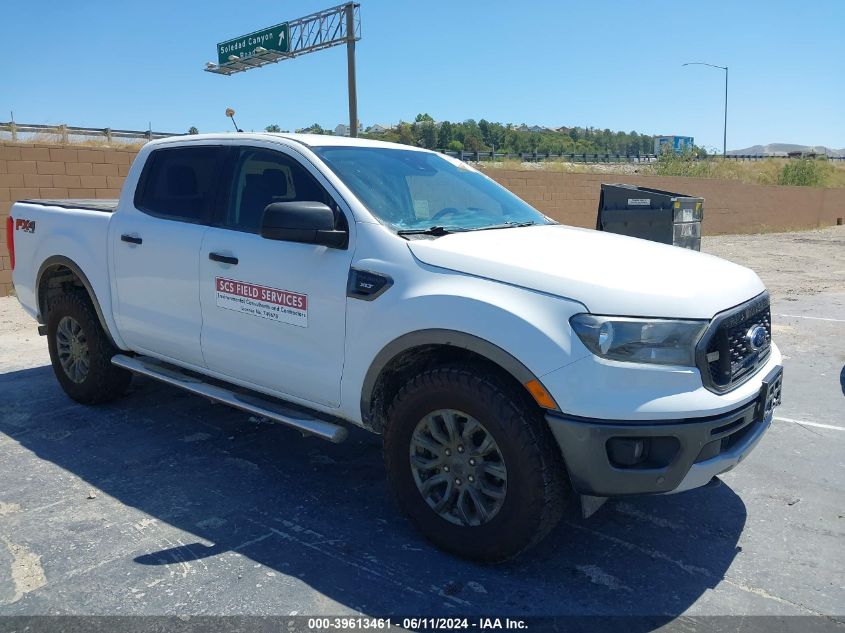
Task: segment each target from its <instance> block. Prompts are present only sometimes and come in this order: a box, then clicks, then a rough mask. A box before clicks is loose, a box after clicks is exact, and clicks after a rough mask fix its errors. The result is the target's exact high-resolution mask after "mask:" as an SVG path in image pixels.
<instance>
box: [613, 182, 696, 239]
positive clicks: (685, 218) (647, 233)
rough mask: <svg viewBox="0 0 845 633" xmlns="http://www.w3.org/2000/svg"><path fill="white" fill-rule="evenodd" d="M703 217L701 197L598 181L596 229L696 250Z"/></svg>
mask: <svg viewBox="0 0 845 633" xmlns="http://www.w3.org/2000/svg"><path fill="white" fill-rule="evenodd" d="M703 216H704V198H698V197H695V196H685V195H684V194H682V193H672V192H671V191H661V190H660V189H650V188H649V187H637V186H634V185H625V184H619V183H615V184H607V183H602V185H601V196H600V197H599V212H598V219H597V221H596V230H599V231H607V232H609V233H619V234H620V235H630V236H631V237H639V238H642V239H644V240H652V241H653V242H661V243H662V244H673V245H675V246H680V247H681V248H689V249H691V250H696V251H700V250H701V219H702V217H703Z"/></svg>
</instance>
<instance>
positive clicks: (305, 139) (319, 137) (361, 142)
mask: <svg viewBox="0 0 845 633" xmlns="http://www.w3.org/2000/svg"><path fill="white" fill-rule="evenodd" d="M234 138H238V139H243V140H257V141H267V140H273V139H279V138H284V139H289V140H291V141H296V142H297V143H302V144H303V145H307V146H309V147H321V146H333V147H338V146H356V147H383V148H385V149H405V150H416V151H421V152H424V151H428V150H425V149H422V148H420V147H412V146H410V145H402V144H400V143H388V142H387V141H374V140H370V139H365V138H350V137H348V136H333V135H330V134H293V133H286V132H285V133H275V132H219V133H212V134H190V135H188V134H186V135H184V136H170V137H167V138H164V139H159V140H157V141H153V142H152V144H164V143H173V142H179V143H183V142H193V141H209V140H218V139H227V140H231V139H234Z"/></svg>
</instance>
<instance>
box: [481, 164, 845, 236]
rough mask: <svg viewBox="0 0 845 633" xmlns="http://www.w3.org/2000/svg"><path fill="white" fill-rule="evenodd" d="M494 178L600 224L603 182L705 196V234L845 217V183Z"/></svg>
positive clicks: (551, 207) (545, 207)
mask: <svg viewBox="0 0 845 633" xmlns="http://www.w3.org/2000/svg"><path fill="white" fill-rule="evenodd" d="M485 173H487V174H488V175H489V176H490V177H491V178H493V179H494V180H496V181H497V182H499V183H500V184H502V185H504V186H505V187H507V188H508V189H510V190H511V191H513V192H514V193H515V194H516V195H518V196H519V197H520V198H522V199H524V200H525V201H526V202H528V203H529V204H531V205H532V206H534V207H536V208H537V209H539V210H540V211H542V212H543V213H545V214H546V215H548V216H549V217H551V218H554V219H555V220H557V221H559V222H563V223H565V224H571V225H574V226H581V227H585V228H595V227H596V214H597V210H598V203H599V193H600V191H601V183H602V182H624V183H626V184H631V185H638V186H642V187H651V188H653V189H662V190H665V191H673V192H677V193H683V194H687V195H692V196H701V197H703V198H704V221H703V223H702V231H703V232H704V233H705V234H706V235H723V234H731V233H734V234H736V233H761V232H767V231H789V230H801V229H812V228H818V227H823V226H831V225H834V224H836V219H837V218H842V217H845V188H836V189H822V188H814V187H786V186H781V185H749V184H744V183H741V182H735V181H726V180H711V179H705V178H681V177H658V176H639V175H622V174H579V173H576V174H569V173H562V172H552V171H539V170H537V171H510V170H501V169H495V168H493V169H488V170H486V172H485Z"/></svg>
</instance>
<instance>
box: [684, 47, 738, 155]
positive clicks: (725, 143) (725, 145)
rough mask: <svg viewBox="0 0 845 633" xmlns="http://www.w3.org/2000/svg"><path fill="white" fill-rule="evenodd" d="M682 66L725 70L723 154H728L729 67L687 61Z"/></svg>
mask: <svg viewBox="0 0 845 633" xmlns="http://www.w3.org/2000/svg"><path fill="white" fill-rule="evenodd" d="M681 65H682V66H710V68H720V69H721V70H724V71H725V126H724V128H723V130H722V156H723V157H725V156H727V155H728V67H727V66H717V65H716V64H708V63H706V62H687V63H685V64H681Z"/></svg>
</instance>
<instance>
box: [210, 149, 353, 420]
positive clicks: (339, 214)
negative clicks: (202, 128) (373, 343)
mask: <svg viewBox="0 0 845 633" xmlns="http://www.w3.org/2000/svg"><path fill="white" fill-rule="evenodd" d="M276 148H279V146H278V145H275V147H274V148H271V147H266V146H265V147H260V146H254V147H251V146H246V147H239V148H237V149H236V150H235V151H234V153H233V154H232V155H231V156H230V157H229V161H228V163H229V166H228V167H227V169H226V170H225V174H226V175H225V176H224V178H223V182H224V185H223V186H224V187H225V188H226V190H227V191H228V192H229V194H228V195H227V196H224V198H223V200H224V202H223V203H222V204H221V205H220V207H219V212H218V213H219V216H218V217H217V219H216V223H215V224H216V225H215V226H212V227H211V228H209V229H208V231H207V232H206V234H205V237H204V239H203V244H202V249H201V251H200V260H199V267H200V295H201V301H202V316H203V326H202V349H203V355H204V357H205V360H206V363H207V366H208V368H209V369H211V370H213V371H215V372H217V373H219V374H222V375H224V376H226V377H228V378H231V379H234V380H236V381H242V382H246V383H248V384H249V385H250V386H254V387H257V388H259V389H262V390H265V391H268V392H272V393H278V394H279V395H284V396H292V397H293V398H295V399H301V400H306V401H309V402H314V403H320V404H323V405H328V406H338V404H339V401H340V379H341V372H342V370H343V358H344V356H343V353H344V342H345V326H346V283H347V278H348V275H349V266H350V262H351V259H352V247H351V244H350V246H349V247H348V248H345V249H337V248H328V247H326V246H318V245H313V244H302V243H293V242H281V241H276V240H269V239H265V238H262V237H261V235H260V234H259V230H260V225H261V218H262V215H263V212H264V208H265V207H266V206H267V205H268V204H270V203H272V202H289V201H314V202H323V203H325V204H328V205H329V206H330V207H332V208H333V210H334V211H335V217H336V221H335V226H336V228H346V229H348V227H349V222H348V219H347V215H346V212H348V210H346V209H345V208H341V206H340V205H339V204H338V203H337V201H336V200H335V199H334V197H333V196H332V195H330V194H329V193H328V191H327V189H326V186H327V184H328V183H326V182H325V180H324V179H323V178H322V176H321V175H320V174H319V173H318V172H317V171H316V169H314V167H313V166H310V165H308V164H307V163H306V162H305V161H304V159H301V158H299V157H297V155H296V153H295V152H293V151H291V150H287V151H282V149H281V148H279V149H276ZM353 240H354V236H353V235H350V242H352V241H353Z"/></svg>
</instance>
